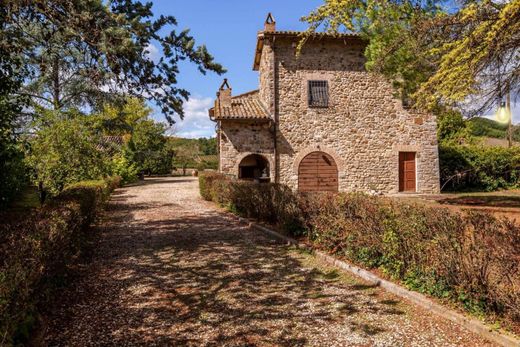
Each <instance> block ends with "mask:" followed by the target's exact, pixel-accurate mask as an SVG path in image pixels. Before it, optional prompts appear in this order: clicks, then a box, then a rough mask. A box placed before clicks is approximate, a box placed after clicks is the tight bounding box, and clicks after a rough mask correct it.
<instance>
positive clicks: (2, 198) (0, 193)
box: [0, 9, 26, 209]
mask: <svg viewBox="0 0 520 347" xmlns="http://www.w3.org/2000/svg"><path fill="white" fill-rule="evenodd" d="M4 20H5V12H4V11H3V10H2V9H0V23H3V21H4ZM0 25H1V24H0ZM20 68H21V62H20V60H19V59H17V58H16V57H13V56H12V54H11V52H9V51H8V50H6V49H5V47H4V46H2V45H0V209H3V208H5V207H7V206H8V205H9V204H10V203H11V202H12V201H13V199H14V198H15V197H16V195H17V194H19V193H20V191H21V190H22V189H23V187H24V185H25V183H26V175H25V168H24V165H23V161H22V159H23V152H22V149H21V144H20V143H18V138H19V136H18V134H17V131H16V130H17V128H18V124H17V123H18V115H19V113H20V112H21V111H22V108H23V106H24V105H26V100H25V98H20V97H17V96H16V93H17V92H18V90H19V88H20V87H21V84H22V76H21V75H20V74H19V73H18V72H19V69H20Z"/></svg>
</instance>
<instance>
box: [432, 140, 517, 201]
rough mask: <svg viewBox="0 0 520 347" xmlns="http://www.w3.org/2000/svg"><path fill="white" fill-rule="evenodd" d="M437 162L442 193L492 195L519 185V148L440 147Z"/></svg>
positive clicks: (477, 145)
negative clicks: (452, 191)
mask: <svg viewBox="0 0 520 347" xmlns="http://www.w3.org/2000/svg"><path fill="white" fill-rule="evenodd" d="M439 160H440V168H441V170H440V174H441V186H443V187H444V189H449V190H456V191H461V190H485V191H493V190H497V189H501V188H515V187H518V185H519V183H520V148H519V147H512V148H502V147H488V146H482V145H480V144H478V143H477V144H469V145H459V144H453V143H441V144H440V145H439Z"/></svg>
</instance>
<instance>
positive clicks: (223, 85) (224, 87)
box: [219, 78, 231, 90]
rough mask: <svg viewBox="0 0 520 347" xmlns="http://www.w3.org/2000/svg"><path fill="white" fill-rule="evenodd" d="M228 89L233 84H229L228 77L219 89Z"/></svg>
mask: <svg viewBox="0 0 520 347" xmlns="http://www.w3.org/2000/svg"><path fill="white" fill-rule="evenodd" d="M226 89H229V90H231V86H230V85H229V82H228V79H227V78H224V81H223V82H222V84H221V85H220V88H219V90H226Z"/></svg>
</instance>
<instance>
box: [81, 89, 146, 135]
mask: <svg viewBox="0 0 520 347" xmlns="http://www.w3.org/2000/svg"><path fill="white" fill-rule="evenodd" d="M151 114H152V109H151V108H150V107H149V106H147V105H146V103H145V101H144V100H143V99H140V98H135V97H134V98H126V99H125V101H124V103H123V104H111V103H106V104H105V105H103V108H102V110H101V111H100V112H97V113H94V114H91V115H90V117H89V120H88V121H89V124H90V126H91V127H92V128H93V129H95V130H96V131H98V132H100V133H102V134H103V135H108V136H124V135H129V134H131V133H132V132H133V130H134V128H135V127H136V125H137V124H138V123H139V122H140V121H142V120H145V119H148V118H149V117H150V115H151Z"/></svg>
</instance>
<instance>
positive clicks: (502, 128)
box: [468, 117, 520, 142]
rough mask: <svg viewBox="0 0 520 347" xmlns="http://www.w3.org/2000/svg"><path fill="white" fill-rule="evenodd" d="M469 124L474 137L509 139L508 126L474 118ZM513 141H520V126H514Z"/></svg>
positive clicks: (490, 120)
mask: <svg viewBox="0 0 520 347" xmlns="http://www.w3.org/2000/svg"><path fill="white" fill-rule="evenodd" d="M468 122H469V123H471V134H472V135H474V136H479V137H490V138H494V139H507V124H502V123H499V122H497V121H495V120H492V119H488V118H483V117H474V118H471V119H469V120H468ZM513 141H520V126H518V125H514V126H513ZM491 142H493V141H491Z"/></svg>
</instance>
